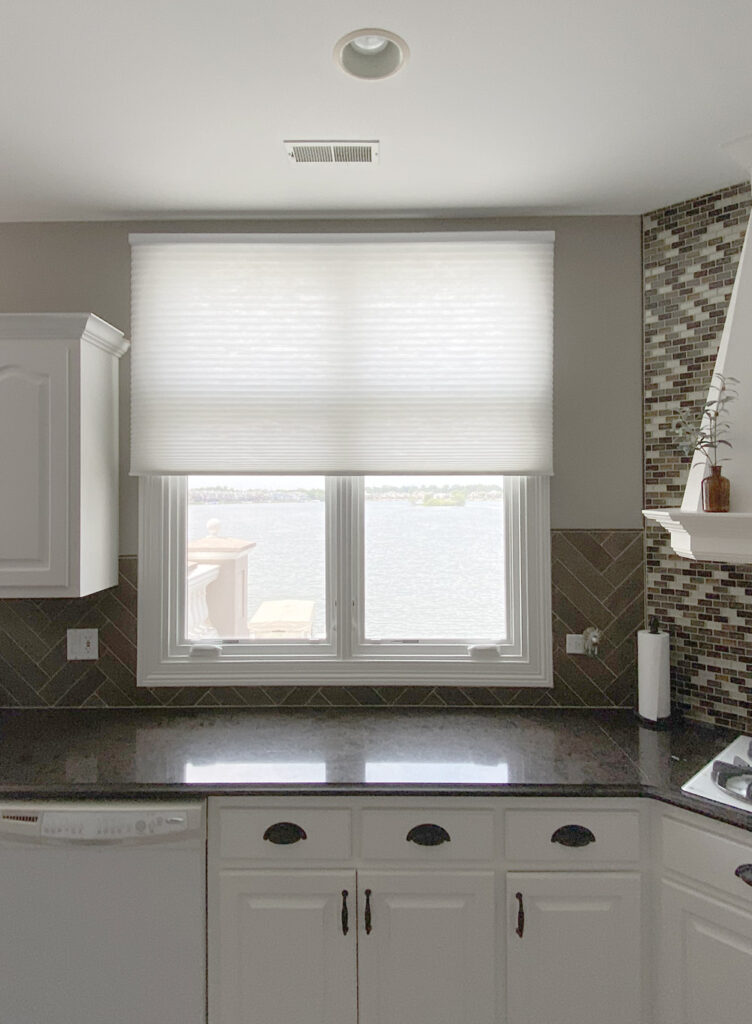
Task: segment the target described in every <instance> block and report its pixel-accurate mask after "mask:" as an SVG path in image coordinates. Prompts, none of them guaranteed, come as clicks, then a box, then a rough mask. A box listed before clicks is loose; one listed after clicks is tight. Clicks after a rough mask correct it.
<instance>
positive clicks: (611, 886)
mask: <svg viewBox="0 0 752 1024" xmlns="http://www.w3.org/2000/svg"><path fill="white" fill-rule="evenodd" d="M640 884H641V883H640V876H639V875H638V874H637V873H631V872H630V873H627V872H605V871H604V872H576V873H575V872H564V871H562V872H516V871H515V872H509V873H508V874H507V930H506V944H507V1014H508V1024H606V1022H607V1024H642V1021H641V986H640V975H641V970H640V967H641V964H640Z"/></svg>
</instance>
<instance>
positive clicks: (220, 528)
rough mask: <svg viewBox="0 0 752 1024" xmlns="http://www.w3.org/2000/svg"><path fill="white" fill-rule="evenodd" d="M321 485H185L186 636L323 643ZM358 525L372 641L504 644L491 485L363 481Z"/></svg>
mask: <svg viewBox="0 0 752 1024" xmlns="http://www.w3.org/2000/svg"><path fill="white" fill-rule="evenodd" d="M324 486H325V481H324V478H323V477H236V476H225V477H208V476H197V477H189V478H188V507H187V513H188V514H187V524H186V532H187V552H186V558H187V571H186V589H187V593H186V635H187V636H188V637H189V638H191V639H194V640H200V639H203V638H205V639H211V638H212V637H215V638H216V637H221V638H226V639H233V638H247V639H251V640H254V639H255V640H265V641H273V640H285V641H287V640H296V639H297V640H322V639H325V638H326V635H327V634H326V539H325V538H326V532H325V500H324ZM363 527H364V566H365V594H364V602H365V609H364V619H365V634H366V638H367V639H368V640H432V639H441V640H458V639H459V640H486V641H492V642H493V641H498V640H501V639H504V637H505V636H506V614H505V566H504V515H503V483H502V481H501V480H500V479H499V478H497V477H430V478H429V477H414V478H407V477H373V478H368V479H366V481H365V502H364V524H363ZM344 555H345V556H346V557H354V554H353V553H352V552H345V553H344Z"/></svg>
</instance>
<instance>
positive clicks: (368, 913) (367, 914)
mask: <svg viewBox="0 0 752 1024" xmlns="http://www.w3.org/2000/svg"><path fill="white" fill-rule="evenodd" d="M364 918H365V922H366V935H370V934H371V890H370V889H366V912H365V914H364Z"/></svg>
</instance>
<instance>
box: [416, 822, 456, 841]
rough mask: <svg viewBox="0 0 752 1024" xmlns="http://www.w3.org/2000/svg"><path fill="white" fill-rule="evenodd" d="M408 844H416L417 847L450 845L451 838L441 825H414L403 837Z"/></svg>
mask: <svg viewBox="0 0 752 1024" xmlns="http://www.w3.org/2000/svg"><path fill="white" fill-rule="evenodd" d="M405 839H406V840H407V841H408V843H417V845H418V846H441V844H442V843H451V841H452V837H451V836H450V835H449V833H448V832H447V830H446V829H445V828H442V827H441V825H428V824H426V825H415V826H414V827H413V828H411V829H410V831H409V832H408V833H407V835H406V836H405Z"/></svg>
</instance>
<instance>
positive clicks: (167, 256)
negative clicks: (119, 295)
mask: <svg viewBox="0 0 752 1024" xmlns="http://www.w3.org/2000/svg"><path fill="white" fill-rule="evenodd" d="M131 241H132V244H133V381H132V471H133V472H134V473H137V474H138V475H139V476H140V477H141V515H140V559H139V575H140V579H139V669H138V677H139V685H148V686H155V685H162V686H165V685H167V686H170V685H174V686H183V685H202V686H205V685H207V683H209V684H217V685H235V686H237V685H274V684H297V685H303V684H306V685H325V684H337V685H347V684H361V685H362V684H366V683H370V684H373V685H379V684H381V685H387V684H400V685H411V684H421V685H426V684H431V685H442V684H444V685H460V684H464V685H486V686H488V685H510V686H511V685H518V686H519V685H525V686H546V685H550V684H551V654H550V642H551V641H550V632H551V614H550V564H549V561H550V558H549V525H548V474H549V473H550V463H551V436H550V435H551V394H550V392H551V333H552V332H551V322H552V308H551V307H552V295H551V277H552V258H553V240H552V236H550V235H548V234H543V233H504V234H499V233H486V234H483V235H480V236H477V235H473V236H464V235H454V234H453V235H441V236H437V235H428V236H426V235H405V236H401V235H400V236H392V235H381V236H368V237H362V236H354V235H336V236H323V237H322V236H274V237H271V236H220V237H217V236H209V237H207V236H186V235H178V236H168V237H164V236H156V237H155V236H135V237H133V238H132V240H131Z"/></svg>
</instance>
